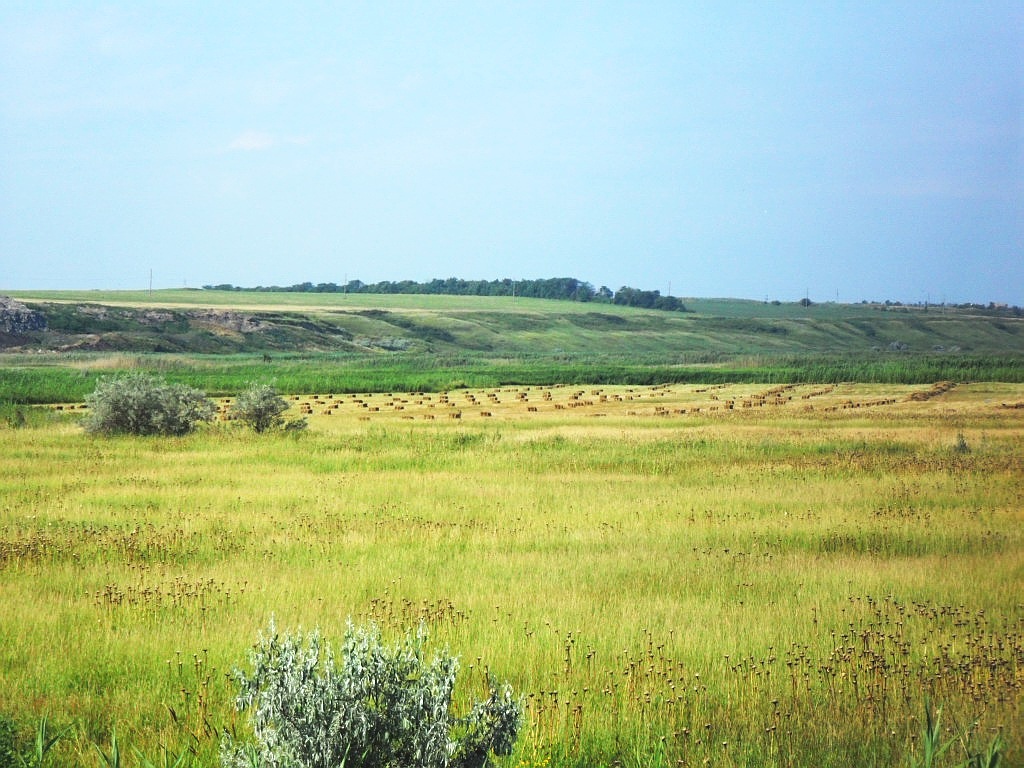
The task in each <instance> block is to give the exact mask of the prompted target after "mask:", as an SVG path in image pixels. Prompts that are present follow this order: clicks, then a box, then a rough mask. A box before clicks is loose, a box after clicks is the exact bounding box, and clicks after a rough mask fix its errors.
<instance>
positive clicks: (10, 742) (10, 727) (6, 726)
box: [0, 715, 18, 768]
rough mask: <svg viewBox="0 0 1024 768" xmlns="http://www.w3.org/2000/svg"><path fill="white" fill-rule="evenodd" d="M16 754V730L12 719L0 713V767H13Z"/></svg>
mask: <svg viewBox="0 0 1024 768" xmlns="http://www.w3.org/2000/svg"><path fill="white" fill-rule="evenodd" d="M17 754H18V731H17V728H16V727H15V725H14V721H13V720H11V719H10V718H9V717H7V716H6V715H0V768H14V766H15V765H17V763H16V762H15V759H16V757H17Z"/></svg>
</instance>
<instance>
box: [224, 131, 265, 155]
mask: <svg viewBox="0 0 1024 768" xmlns="http://www.w3.org/2000/svg"><path fill="white" fill-rule="evenodd" d="M276 143H277V140H276V139H275V138H274V137H273V136H271V135H270V134H269V133H260V132H259V131H245V132H244V133H240V134H239V135H238V136H236V137H235V138H234V139H233V140H232V141H231V143H230V144H228V149H229V150H231V151H241V152H259V151H262V150H266V149H270V148H271V147H273V146H274V145H275V144H276Z"/></svg>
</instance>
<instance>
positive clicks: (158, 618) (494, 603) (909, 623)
mask: <svg viewBox="0 0 1024 768" xmlns="http://www.w3.org/2000/svg"><path fill="white" fill-rule="evenodd" d="M290 398H291V403H292V409H293V413H292V415H295V416H305V417H306V418H308V420H309V428H308V430H306V431H305V432H301V433H296V434H271V435H262V436H256V435H254V434H252V433H250V432H247V431H245V430H243V429H241V428H240V427H239V425H237V424H235V423H233V422H231V421H229V420H227V417H226V408H227V406H228V405H229V404H230V400H229V399H227V398H221V400H220V404H221V407H222V409H223V410H225V414H224V415H222V417H221V419H220V420H219V421H218V422H217V423H215V424H212V425H210V426H208V427H204V428H203V429H202V430H200V431H199V432H198V433H197V434H194V435H191V436H188V437H184V438H173V439H169V438H152V439H150V438H146V439H141V438H127V437H123V438H97V437H90V436H86V435H85V434H84V433H83V432H82V430H81V428H80V427H79V426H78V425H77V423H76V416H75V414H76V413H77V412H80V411H81V409H80V407H79V406H77V405H75V404H74V403H68V404H66V405H64V406H60V408H59V410H58V409H57V408H56V407H53V406H47V407H35V408H31V409H27V411H19V413H23V415H24V414H26V413H27V415H24V417H23V418H21V419H18V420H15V419H14V418H13V416H11V415H10V414H11V413H13V412H9V417H8V419H7V420H6V421H0V595H2V597H3V599H2V600H0V610H2V612H3V615H2V618H0V637H2V642H0V717H3V718H7V719H9V721H11V722H13V723H15V724H16V725H17V727H18V728H19V729H21V731H22V733H25V732H26V731H27V729H29V728H31V727H32V725H33V724H34V723H35V722H37V721H38V719H39V718H40V717H42V716H44V715H46V716H48V717H49V718H50V719H51V720H52V722H53V723H55V724H57V725H72V724H73V725H74V726H75V728H74V731H73V732H72V733H71V734H69V735H68V736H67V737H66V738H65V739H64V740H62V741H61V742H60V743H59V744H58V745H57V747H56V752H55V753H54V757H55V758H56V759H55V762H54V764H56V765H99V764H100V762H99V756H98V755H97V753H96V751H95V749H94V747H93V744H100V745H108V744H109V743H110V739H111V735H112V733H113V731H114V729H115V728H116V733H117V735H118V738H119V739H121V740H122V742H123V743H125V744H130V745H133V746H135V747H137V748H138V749H139V750H141V751H142V752H143V753H144V754H146V755H149V756H150V757H151V759H154V760H155V756H156V755H158V754H159V753H160V749H161V747H162V746H164V747H167V748H169V749H170V750H171V751H173V752H177V751H180V750H184V749H188V750H190V754H191V755H192V764H194V765H207V766H212V765H215V764H216V755H217V745H218V739H219V734H221V733H222V732H223V731H224V730H225V729H228V730H231V731H234V732H244V729H245V727H246V721H245V719H244V717H241V716H239V715H237V714H236V713H234V711H233V708H232V694H233V687H232V684H231V682H230V680H229V679H228V673H229V671H230V670H231V669H232V668H233V667H235V666H243V667H244V665H245V663H246V658H247V657H246V654H247V650H248V649H249V648H250V647H251V646H252V644H253V643H254V642H255V640H256V638H257V635H258V633H259V632H260V631H261V629H264V628H266V627H267V625H268V622H269V621H270V620H271V618H272V617H273V619H274V621H275V622H276V623H277V625H278V626H279V627H284V628H298V627H302V628H304V629H311V628H313V627H319V628H320V629H321V630H322V631H323V632H324V634H325V635H326V636H328V637H332V638H336V639H338V640H340V638H341V636H342V634H343V632H344V628H345V625H346V622H347V621H348V620H349V619H352V620H354V621H356V622H370V621H372V622H376V623H378V624H379V625H380V626H381V627H382V628H383V629H384V631H385V633H386V634H388V635H389V636H392V637H397V636H398V635H400V634H401V633H403V632H405V631H406V630H408V629H410V628H415V627H416V626H417V625H419V624H420V623H421V622H422V623H423V624H424V625H425V626H426V628H427V629H428V630H429V632H430V637H431V644H432V645H434V646H436V647H438V648H447V649H450V650H451V651H452V652H453V653H455V654H456V655H457V656H459V658H460V659H461V674H460V680H461V683H460V686H461V690H460V696H462V697H463V700H465V699H468V698H470V697H473V696H478V695H480V693H481V691H482V690H483V685H484V675H485V673H486V672H487V671H490V672H491V673H493V674H495V675H496V676H497V677H498V678H501V679H507V680H508V681H509V682H510V683H511V684H512V686H513V688H514V689H515V691H516V692H517V693H519V694H520V695H521V696H522V697H523V701H524V706H525V711H526V720H525V724H524V730H523V734H522V737H521V739H520V743H519V746H518V748H517V751H516V754H515V755H514V756H513V757H512V758H510V759H508V760H507V761H506V763H505V764H507V765H510V766H522V767H523V768H526V767H527V766H529V767H530V768H540V767H541V766H593V765H606V766H612V765H622V766H638V767H639V766H692V765H705V764H713V765H727V766H740V765H767V766H811V765H814V766H849V765H877V766H890V765H892V766H896V765H899V766H903V765H908V764H910V760H912V759H915V758H917V759H919V758H920V755H921V752H922V743H921V741H922V733H923V730H924V711H925V702H926V700H930V701H933V702H934V703H936V704H938V705H941V706H942V707H943V711H944V719H943V722H944V723H945V724H946V726H947V727H948V728H949V730H948V731H947V733H946V735H947V736H948V737H949V738H954V737H956V736H958V735H962V737H963V743H964V745H967V746H969V747H970V748H981V747H982V746H983V745H985V744H987V743H990V742H991V740H992V738H993V737H994V736H995V735H996V734H1002V735H1003V736H1004V737H1005V739H1006V741H1007V743H1008V747H1007V749H1008V751H1007V752H1006V755H1005V760H1006V764H1008V765H1014V764H1021V762H1024V728H1022V725H1024V718H1022V712H1021V688H1022V686H1024V599H1022V597H1021V595H1022V594H1024V526H1022V523H1024V440H1022V437H1024V386H1022V385H1020V384H995V383H973V384H959V385H953V384H951V383H939V384H932V383H927V384H844V383H834V384H800V383H770V384H765V383H757V382H749V383H721V384H714V383H712V384H706V383H705V384H693V383H686V384H683V383H680V384H658V385H633V386H624V385H615V386H612V385H586V386H583V385H581V386H559V387H548V386H539V385H538V386H526V385H518V386H503V387H487V388H477V389H465V388H463V389H459V390H451V391H447V392H439V391H434V392H429V391H393V392H390V393H387V392H376V393H367V394H358V393H349V392H344V393H342V392H333V391H329V390H326V389H325V390H321V391H319V392H318V393H317V394H315V395H314V394H312V393H310V394H302V395H290ZM964 754H965V753H964V751H963V747H962V746H961V745H960V744H958V745H957V746H956V747H955V748H954V749H953V750H951V751H950V752H949V753H947V755H948V760H949V762H948V763H947V764H949V765H952V764H955V761H960V762H962V760H963V757H964Z"/></svg>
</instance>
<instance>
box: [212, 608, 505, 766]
mask: <svg viewBox="0 0 1024 768" xmlns="http://www.w3.org/2000/svg"><path fill="white" fill-rule="evenodd" d="M425 642H426V632H425V631H424V629H423V628H422V627H421V628H420V630H419V631H418V632H416V633H415V634H411V633H409V634H406V636H405V638H404V640H402V641H400V642H398V643H397V644H396V645H394V646H391V647H389V646H387V645H385V644H384V642H383V641H382V639H381V635H380V631H379V629H378V628H377V627H376V626H374V625H370V626H368V627H361V626H355V625H353V624H352V623H351V622H349V624H348V627H347V630H346V632H345V638H344V642H343V643H342V646H341V652H340V657H335V654H334V652H333V650H332V648H331V646H330V644H329V643H328V642H326V641H324V640H323V639H322V638H321V636H320V633H319V631H316V630H314V631H313V632H310V633H308V634H305V635H304V634H303V633H302V632H301V631H300V632H294V633H285V634H284V635H282V634H279V633H278V631H277V629H276V628H275V626H274V623H273V622H271V624H270V627H269V629H268V631H267V632H266V633H260V638H259V642H258V643H257V644H256V646H255V648H254V650H253V652H252V654H251V665H252V669H251V671H249V672H245V671H243V670H236V671H235V678H236V680H237V682H238V686H239V691H238V695H237V698H236V702H235V703H236V706H237V708H238V709H239V710H240V711H248V712H249V715H250V719H251V723H252V730H253V736H254V740H253V741H251V742H244V741H241V740H239V739H238V738H237V737H236V736H232V735H231V734H230V733H229V734H228V735H227V736H226V737H225V740H224V742H223V743H222V745H221V764H222V765H223V766H225V768H256V767H257V766H258V767H259V768H341V767H342V766H344V768H484V767H485V766H488V765H490V764H491V755H492V754H493V755H498V756H504V755H509V754H511V752H512V749H513V747H514V745H515V741H516V738H517V736H518V734H519V727H520V724H521V722H522V708H521V706H520V704H519V702H518V701H516V700H514V699H513V697H512V689H511V688H510V686H509V685H508V684H504V685H499V684H498V683H497V682H496V681H495V680H494V679H493V678H489V680H488V683H489V686H488V687H489V689H490V695H489V696H488V697H487V699H486V700H484V701H478V702H476V703H475V704H474V705H473V706H472V708H471V709H470V711H469V712H468V713H467V714H465V715H462V716H456V715H455V714H454V713H453V711H452V692H453V690H454V688H455V677H456V673H457V671H458V660H457V659H456V658H454V657H452V656H450V655H448V654H435V655H434V657H433V659H432V660H431V661H430V662H429V663H428V662H427V661H426V660H425V658H424V650H423V649H424V644H425Z"/></svg>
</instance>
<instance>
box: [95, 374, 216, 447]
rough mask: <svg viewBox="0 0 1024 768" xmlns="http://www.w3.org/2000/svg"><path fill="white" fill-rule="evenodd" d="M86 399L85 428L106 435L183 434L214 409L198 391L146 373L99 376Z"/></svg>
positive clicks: (210, 402)
mask: <svg viewBox="0 0 1024 768" xmlns="http://www.w3.org/2000/svg"><path fill="white" fill-rule="evenodd" d="M85 402H86V404H87V405H88V406H89V415H88V416H87V417H86V418H85V420H84V421H83V426H84V427H85V430H86V431H87V432H90V433H93V434H105V435H111V434H125V435H185V434H188V433H189V432H191V431H192V430H194V429H195V428H196V425H197V424H199V423H200V422H203V421H210V420H212V419H213V415H214V413H216V410H217V409H216V406H215V405H214V404H213V402H212V401H211V400H210V399H209V398H207V397H206V394H205V393H203V392H201V391H200V390H198V389H193V388H192V387H187V386H185V385H184V384H168V383H167V382H165V381H163V380H161V379H159V378H157V377H155V376H150V375H148V374H145V373H129V374H125V375H123V376H118V377H115V378H111V379H100V381H99V383H97V385H96V390H95V391H94V392H93V393H92V394H91V395H89V396H88V397H86V399H85Z"/></svg>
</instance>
